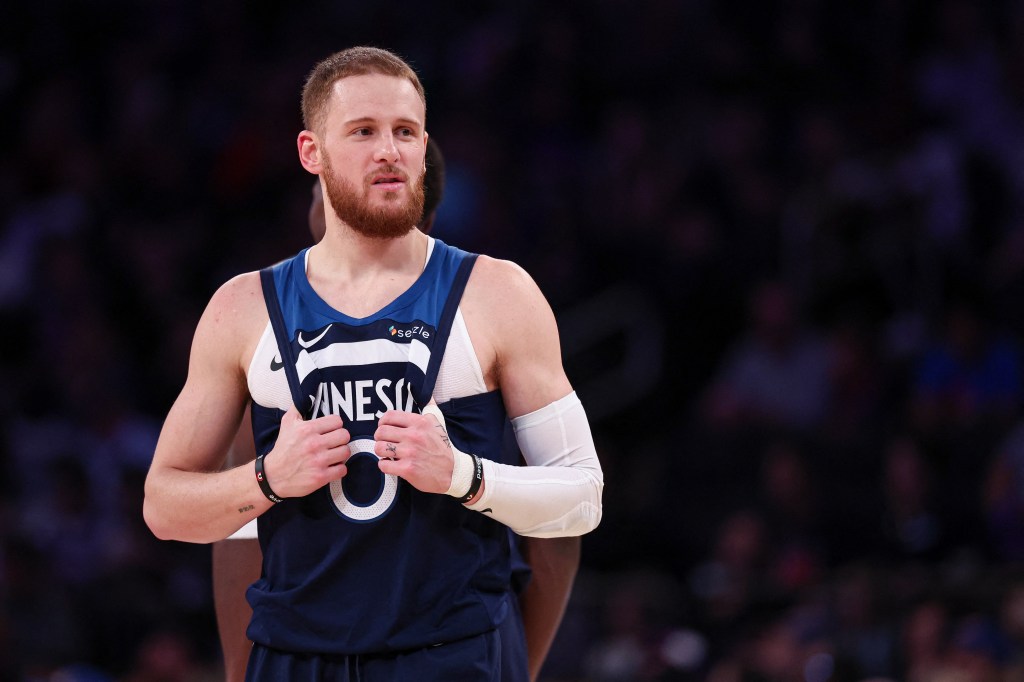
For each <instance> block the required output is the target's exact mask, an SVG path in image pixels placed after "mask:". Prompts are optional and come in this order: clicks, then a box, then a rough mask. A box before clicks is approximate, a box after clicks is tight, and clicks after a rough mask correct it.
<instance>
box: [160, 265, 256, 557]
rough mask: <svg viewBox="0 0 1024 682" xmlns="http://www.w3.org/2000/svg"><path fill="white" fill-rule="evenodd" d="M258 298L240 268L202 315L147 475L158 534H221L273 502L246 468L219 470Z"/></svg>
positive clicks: (234, 427)
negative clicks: (185, 376) (185, 369)
mask: <svg viewBox="0 0 1024 682" xmlns="http://www.w3.org/2000/svg"><path fill="white" fill-rule="evenodd" d="M257 297H259V298H257ZM257 304H258V305H262V294H260V292H259V284H258V281H257V280H256V278H255V276H247V275H243V276H240V277H236V278H234V279H232V280H231V281H229V282H228V283H227V284H225V285H224V286H222V287H221V288H220V289H219V290H218V291H217V292H216V293H215V294H214V296H213V298H212V299H211V300H210V303H209V305H208V306H207V308H206V310H205V311H204V313H203V316H202V317H201V318H200V320H199V324H198V326H197V328H196V333H195V337H194V339H193V341H192V352H191V355H190V357H189V369H188V376H187V378H186V380H185V386H184V387H183V388H182V390H181V393H180V394H179V395H178V398H177V399H176V400H175V402H174V405H173V406H172V407H171V410H170V412H169V413H168V415H167V418H166V420H165V421H164V425H163V429H162V430H161V432H160V438H159V440H158V441H157V446H156V452H155V453H154V456H153V462H152V464H151V465H150V469H149V473H148V475H147V477H146V486H145V501H144V504H143V515H144V516H145V519H146V523H147V524H148V525H149V527H150V530H152V531H153V533H154V534H155V535H156V536H157V537H159V538H161V539H174V540H182V541H186V542H212V541H214V540H219V539H221V538H224V537H227V536H228V535H230V534H231V533H232V532H234V531H236V530H238V529H239V528H240V527H241V526H243V525H244V524H245V523H247V522H248V521H249V520H251V519H253V518H255V517H256V516H257V515H258V514H260V513H262V512H264V511H265V510H266V509H268V508H269V506H270V504H271V503H270V502H269V500H267V499H266V498H265V497H264V496H263V495H262V494H261V493H260V490H259V487H258V485H257V484H256V482H255V480H254V479H253V476H252V475H251V472H249V471H248V468H247V467H245V468H243V467H235V468H232V469H226V470H224V471H220V470H221V468H222V465H223V463H224V458H225V453H226V452H227V451H228V448H229V446H230V444H231V442H232V439H233V438H234V435H235V434H236V433H237V431H238V424H239V420H240V419H241V416H242V411H243V409H244V406H245V404H246V400H247V399H248V391H247V389H246V386H245V372H244V370H243V367H242V357H243V356H244V355H245V352H246V348H245V345H244V344H245V343H246V339H250V338H254V332H253V329H254V328H255V325H254V320H253V318H254V317H255V316H256V314H257V313H256V311H258V310H259V308H258V307H257ZM264 319H265V318H264ZM256 321H257V322H258V318H257V320H256Z"/></svg>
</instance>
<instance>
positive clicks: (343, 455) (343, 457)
mask: <svg viewBox="0 0 1024 682" xmlns="http://www.w3.org/2000/svg"><path fill="white" fill-rule="evenodd" d="M351 456H352V451H351V450H350V449H349V447H348V445H341V446H339V447H336V448H330V449H328V450H327V466H329V467H334V466H338V465H339V464H344V463H345V462H347V461H348V458H349V457H351Z"/></svg>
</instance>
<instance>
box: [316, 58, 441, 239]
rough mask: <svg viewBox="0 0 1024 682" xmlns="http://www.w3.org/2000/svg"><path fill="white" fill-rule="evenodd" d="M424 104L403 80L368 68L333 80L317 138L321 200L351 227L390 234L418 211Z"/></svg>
mask: <svg viewBox="0 0 1024 682" xmlns="http://www.w3.org/2000/svg"><path fill="white" fill-rule="evenodd" d="M424 115H425V112H424V107H423V102H422V101H421V100H420V98H419V95H418V94H417V92H416V90H415V88H413V85H412V83H410V82H409V81H407V80H406V79H404V78H397V77H393V76H384V75H380V74H372V75H366V76H351V77H349V78H343V79H342V80H340V81H338V82H337V83H335V84H334V90H333V92H332V95H331V102H330V108H329V110H328V113H327V118H326V122H325V125H324V130H323V140H322V143H321V144H322V164H323V170H322V172H321V177H322V178H323V181H324V189H325V191H326V193H327V197H326V198H327V201H328V202H329V203H330V205H331V207H332V208H333V209H334V211H335V213H336V214H337V216H338V218H340V219H341V221H342V222H344V223H345V224H347V225H348V226H349V227H351V228H352V229H353V230H355V231H356V232H359V233H360V234H363V235H365V236H368V237H373V238H377V239H393V238H396V237H401V236H402V235H404V234H406V233H407V232H409V230H411V229H413V227H414V226H415V224H416V222H417V221H419V219H420V216H421V215H422V214H423V169H424V166H423V158H424V154H425V153H426V134H425V133H424V128H423V119H424Z"/></svg>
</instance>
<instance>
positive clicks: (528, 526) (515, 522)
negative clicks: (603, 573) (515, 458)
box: [467, 460, 603, 538]
mask: <svg viewBox="0 0 1024 682" xmlns="http://www.w3.org/2000/svg"><path fill="white" fill-rule="evenodd" d="M483 465H484V481H485V485H484V488H483V493H482V494H481V495H480V496H479V497H478V498H477V499H476V501H474V502H473V503H472V504H469V505H467V507H468V508H469V509H472V510H474V511H479V512H484V513H486V514H487V515H488V516H490V517H491V518H493V519H495V520H497V521H500V522H501V523H504V524H505V525H506V526H508V527H509V528H511V529H512V530H513V531H515V532H516V533H518V534H519V535H526V536H530V537H537V538H548V537H564V536H575V535H583V534H584V533H589V532H590V531H592V530H593V529H594V528H596V527H597V525H598V524H599V523H600V521H601V513H602V509H601V490H602V485H603V484H602V482H601V479H600V477H599V476H598V475H597V474H595V472H593V471H592V470H591V471H588V470H584V469H579V468H567V467H566V468H561V467H531V466H509V465H506V464H498V463H497V462H492V461H490V460H483Z"/></svg>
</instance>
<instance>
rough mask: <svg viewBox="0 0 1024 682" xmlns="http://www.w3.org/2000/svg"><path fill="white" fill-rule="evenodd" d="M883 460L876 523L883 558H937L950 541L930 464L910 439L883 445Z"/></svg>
mask: <svg viewBox="0 0 1024 682" xmlns="http://www.w3.org/2000/svg"><path fill="white" fill-rule="evenodd" d="M883 457H884V459H883V462H882V481H881V483H882V486H881V487H882V505H881V508H880V510H879V511H880V512H881V514H880V518H879V519H878V521H879V531H880V532H879V539H880V540H881V541H882V542H883V543H884V547H885V550H886V551H885V556H887V557H889V558H892V559H897V560H906V559H916V560H928V559H932V560H934V559H938V558H940V557H941V556H942V555H943V551H944V550H946V549H948V545H947V544H946V543H947V542H948V539H949V538H948V537H947V536H948V529H947V527H946V521H945V520H944V518H943V513H942V504H941V499H940V498H939V495H938V491H937V490H936V487H935V474H934V472H933V470H932V466H931V463H930V462H929V461H928V460H927V458H926V457H925V456H924V453H922V452H921V447H920V445H919V444H918V443H917V442H915V441H914V440H913V439H912V438H910V437H909V436H897V437H895V438H893V439H891V440H890V441H889V442H888V443H886V445H885V452H884V455H883Z"/></svg>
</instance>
